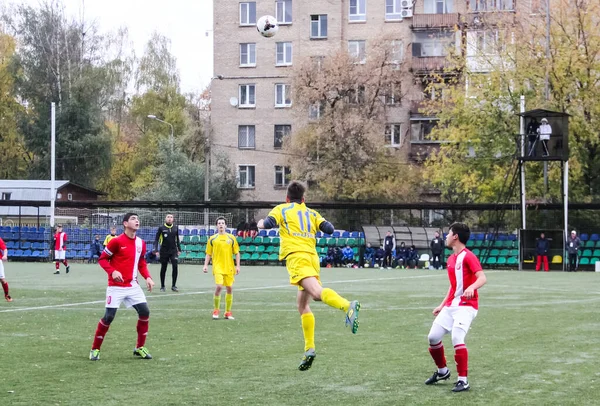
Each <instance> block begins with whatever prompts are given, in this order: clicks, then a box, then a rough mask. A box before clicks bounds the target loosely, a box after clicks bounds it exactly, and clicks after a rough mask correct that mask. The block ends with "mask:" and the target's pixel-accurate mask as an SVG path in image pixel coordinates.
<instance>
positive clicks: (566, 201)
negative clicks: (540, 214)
mask: <svg viewBox="0 0 600 406" xmlns="http://www.w3.org/2000/svg"><path fill="white" fill-rule="evenodd" d="M563 172H564V173H563V176H564V178H563V205H564V207H563V212H564V215H565V218H564V221H565V224H564V226H565V234H564V235H563V241H567V237H568V236H569V160H568V159H567V160H566V161H565V169H564V171H563ZM564 262H565V261H563V271H564V265H565V264H564Z"/></svg>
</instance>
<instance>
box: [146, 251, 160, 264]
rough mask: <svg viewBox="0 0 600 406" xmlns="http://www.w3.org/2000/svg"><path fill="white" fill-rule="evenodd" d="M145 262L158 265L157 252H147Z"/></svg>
mask: <svg viewBox="0 0 600 406" xmlns="http://www.w3.org/2000/svg"><path fill="white" fill-rule="evenodd" d="M146 262H147V263H149V264H158V263H159V262H160V255H159V254H158V251H157V250H152V251H148V253H146Z"/></svg>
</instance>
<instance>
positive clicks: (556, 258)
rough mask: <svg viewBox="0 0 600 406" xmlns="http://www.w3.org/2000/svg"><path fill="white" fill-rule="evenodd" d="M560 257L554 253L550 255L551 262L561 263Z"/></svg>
mask: <svg viewBox="0 0 600 406" xmlns="http://www.w3.org/2000/svg"><path fill="white" fill-rule="evenodd" d="M562 261H563V259H562V257H561V256H560V255H555V256H553V257H552V263H553V264H562Z"/></svg>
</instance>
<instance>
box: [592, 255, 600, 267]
mask: <svg viewBox="0 0 600 406" xmlns="http://www.w3.org/2000/svg"><path fill="white" fill-rule="evenodd" d="M598 261H600V258H598V257H592V259H590V265H596V262H598Z"/></svg>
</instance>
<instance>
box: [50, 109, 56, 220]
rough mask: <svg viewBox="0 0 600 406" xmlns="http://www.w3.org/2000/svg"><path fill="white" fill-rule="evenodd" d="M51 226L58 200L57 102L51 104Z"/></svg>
mask: <svg viewBox="0 0 600 406" xmlns="http://www.w3.org/2000/svg"><path fill="white" fill-rule="evenodd" d="M50 106H51V107H50V121H51V123H50V126H51V130H50V134H51V135H50V228H54V203H55V200H56V183H55V182H56V104H55V103H54V102H52V104H51V105H50Z"/></svg>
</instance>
